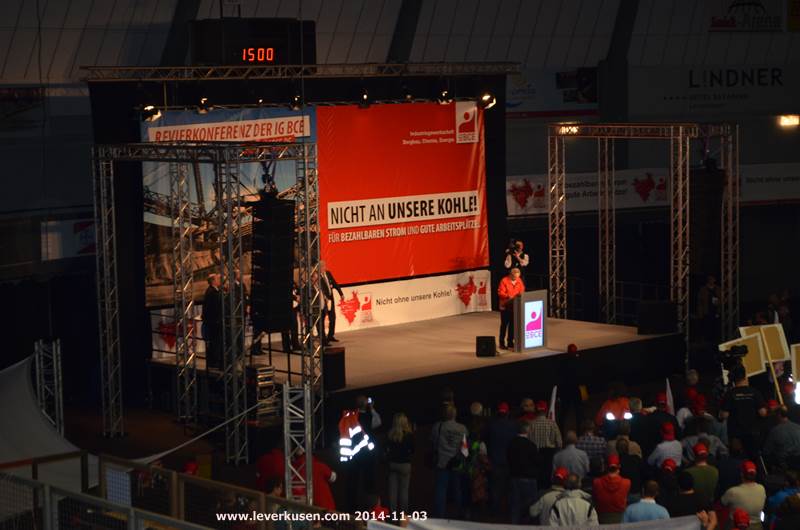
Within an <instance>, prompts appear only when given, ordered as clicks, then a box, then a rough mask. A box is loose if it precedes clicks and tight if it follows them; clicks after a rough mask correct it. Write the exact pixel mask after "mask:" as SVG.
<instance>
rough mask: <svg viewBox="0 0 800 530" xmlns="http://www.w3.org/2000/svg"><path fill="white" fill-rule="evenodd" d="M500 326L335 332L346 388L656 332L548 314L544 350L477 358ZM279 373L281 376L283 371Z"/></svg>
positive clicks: (170, 360)
mask: <svg viewBox="0 0 800 530" xmlns="http://www.w3.org/2000/svg"><path fill="white" fill-rule="evenodd" d="M499 325H500V316H499V313H497V312H494V311H492V312H481V313H470V314H465V315H457V316H452V317H445V318H438V319H434V320H424V321H420V322H412V323H410V324H399V325H395V326H384V327H379V328H371V329H364V330H356V331H349V332H342V333H337V338H338V339H339V342H338V343H337V345H338V346H343V347H344V348H345V365H346V379H347V386H346V388H345V389H344V390H345V391H351V390H355V389H359V388H367V387H373V386H377V385H385V384H389V383H397V382H401V381H407V380H412V379H418V378H425V377H430V376H435V375H441V374H447V373H451V372H462V371H466V370H475V369H480V368H485V367H490V366H496V365H502V364H507V363H515V362H521V361H530V360H532V359H537V358H542V357H549V356H552V355H558V354H560V353H563V352H566V350H567V345H569V344H570V343H575V344H576V345H578V347H579V348H580V349H581V350H589V349H596V348H604V347H608V346H614V345H618V344H624V343H630V342H635V341H640V340H648V339H652V338H654V337H657V335H637V334H636V328H634V327H629V326H616V325H610V324H599V323H595V322H582V321H577V320H560V319H547V325H548V328H547V329H548V337H547V349H545V350H540V351H538V352H536V353H530V354H522V353H514V352H510V351H501V352H500V355H498V356H496V357H476V356H475V337H476V336H479V335H492V336H497V334H498V331H499ZM273 344H275V345H277V346H278V347H280V336H279V335H277V334H276V335H273ZM292 357H293V358H292V363H293V366H292V369H293V370H295V371H297V370H298V369H299V358H298V356H297V355H293V356H292ZM254 362H255V364H266V363H267V356H266V355H264V356H255V358H254ZM272 362H273V365H274V366H275V368H276V369H277V370H284V371H285V370H286V365H287V356H286V354H284V353H282V352H273V354H272ZM153 363H154V364H163V365H169V366H171V367H172V368H174V357H172V356H167V357H164V358H162V359H153ZM198 369H200V370H205V360H204V359H198ZM277 378H278V379H279V380H281V379H283V380H285V376H284V377H281V376H280V375H278V376H277Z"/></svg>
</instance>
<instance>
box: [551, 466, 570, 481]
mask: <svg viewBox="0 0 800 530" xmlns="http://www.w3.org/2000/svg"><path fill="white" fill-rule="evenodd" d="M568 476H569V469H567V468H565V467H557V468H556V470H555V471H553V478H554V479H557V480H567V477H568Z"/></svg>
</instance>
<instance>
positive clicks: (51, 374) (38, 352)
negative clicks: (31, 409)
mask: <svg viewBox="0 0 800 530" xmlns="http://www.w3.org/2000/svg"><path fill="white" fill-rule="evenodd" d="M33 358H34V362H35V363H36V399H37V401H38V403H39V408H40V409H41V411H42V412H43V413H44V415H45V416H46V417H47V419H48V420H49V421H50V423H52V424H53V427H55V429H56V430H57V431H58V432H59V433H60V434H61V435H62V436H63V434H64V389H63V385H62V379H61V341H60V340H58V339H56V340H52V341H45V340H37V341H36V343H35V344H34V355H33Z"/></svg>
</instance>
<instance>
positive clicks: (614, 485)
mask: <svg viewBox="0 0 800 530" xmlns="http://www.w3.org/2000/svg"><path fill="white" fill-rule="evenodd" d="M619 468H620V465H619V456H618V455H609V457H608V473H606V474H605V475H603V476H602V477H599V478H596V479H594V481H593V483H592V496H593V497H594V507H595V509H596V510H597V518H598V519H599V521H600V524H619V523H621V522H622V514H623V513H624V512H625V507H626V506H627V504H628V492H629V491H630V489H631V481H630V480H628V479H627V478H624V477H623V476H622V475H620V474H619Z"/></svg>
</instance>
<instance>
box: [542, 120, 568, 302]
mask: <svg viewBox="0 0 800 530" xmlns="http://www.w3.org/2000/svg"><path fill="white" fill-rule="evenodd" d="M565 152H566V151H565V143H564V138H563V137H561V136H558V135H550V136H549V137H548V138H547V161H548V178H547V189H548V194H547V212H548V225H549V236H550V237H549V260H550V269H549V281H550V290H549V304H548V307H549V310H550V311H549V313H550V316H551V317H554V318H567V210H566V206H567V195H566V192H565V184H566V170H565V165H564V162H565V159H564V156H565Z"/></svg>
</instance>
